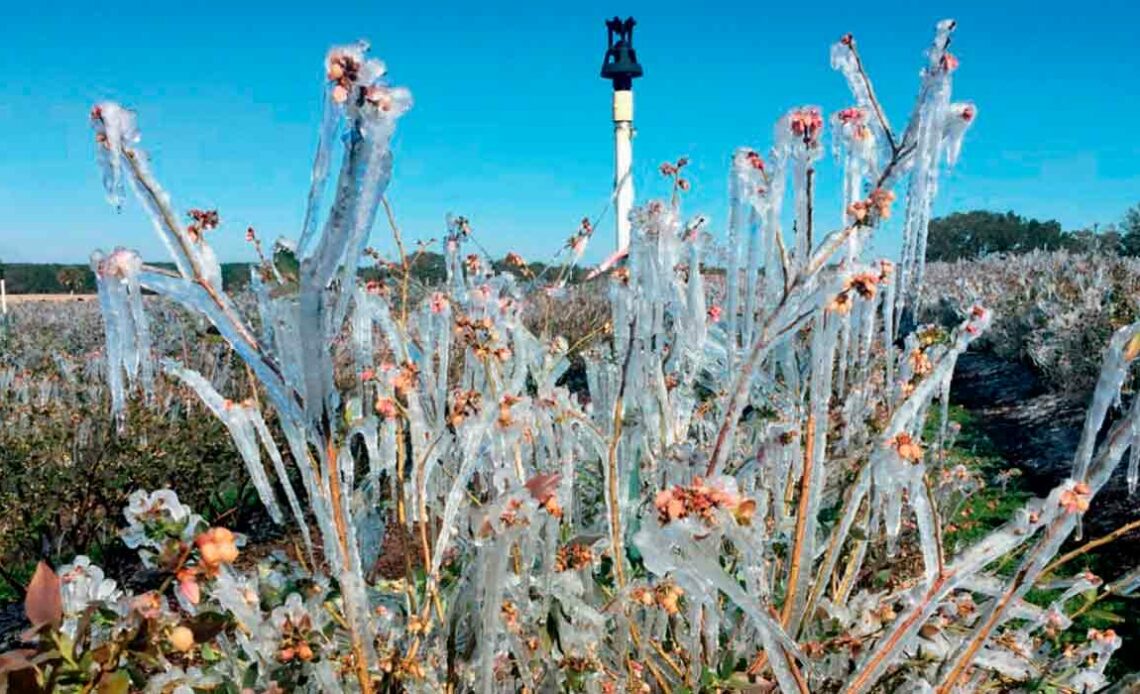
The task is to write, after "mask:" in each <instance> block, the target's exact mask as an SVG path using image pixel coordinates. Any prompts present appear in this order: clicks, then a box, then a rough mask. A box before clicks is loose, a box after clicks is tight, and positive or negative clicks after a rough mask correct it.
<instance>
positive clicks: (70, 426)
mask: <svg viewBox="0 0 1140 694" xmlns="http://www.w3.org/2000/svg"><path fill="white" fill-rule="evenodd" d="M145 303H146V304H147V306H146V310H147V312H148V317H149V318H150V324H151V326H152V328H153V329H152V330H151V335H150V337H151V344H152V349H154V350H155V351H156V352H157V353H159V354H176V355H181V356H182V357H183V358H184V359H186V361H187V364H188V365H190V366H191V367H192V368H194V369H196V370H198V371H200V372H201V373H203V374H205V375H207V376H208V377H209V378H210V380H211V382H212V383H214V384H216V386H217V387H218V388H220V389H222V390H225V391H230V390H232V389H233V388H234V386H235V384H244V383H246V382H247V376H246V372H245V369H244V368H242V366H241V365H240V363H238V362H237V361H236V360H234V359H232V358H231V357H230V354H231V352H232V350H231V349H230V348H229V346H228V345H227V344H226V343H225V342H224V341H222V340H220V339H218V338H217V337H216V336H211V335H209V333H208V329H207V327H206V325H203V324H199V323H197V322H196V321H194V320H192V319H190V317H189V316H187V315H186V314H185V312H183V311H181V310H179V309H178V308H177V307H175V306H173V305H171V304H170V303H169V302H166V301H165V300H162V299H159V298H158V297H147V298H146V300H145ZM7 318H8V320H7V324H6V326H5V327H6V329H0V480H3V483H2V484H0V508H3V509H4V514H3V515H2V516H0V566H2V567H3V569H4V570H5V571H7V572H8V573H9V574H10V575H12V576H15V577H18V578H20V579H22V578H25V577H26V576H24V575H23V574H24V573H25V567H27V568H28V569H30V568H32V567H34V566H35V562H36V560H37V559H40V558H48V559H49V560H52V561H65V560H68V559H70V557H72V556H74V555H75V554H77V553H87V552H90V553H95V554H99V553H100V550H101V549H105V550H107V551H112V552H114V548H116V547H117V546H118V544H119V543H118V541H117V540H116V538H115V530H116V525H117V520H118V518H119V517H120V513H119V510H120V509H121V508H122V506H123V505H124V504H125V503H126V500H127V496H128V495H129V494H130V492H131V491H132V487H133V486H134V485H139V486H149V487H157V486H161V485H167V484H168V485H172V486H174V487H175V488H177V489H178V490H179V492H180V493H181V494H182V497H183V499H185V500H187V501H188V502H190V503H192V504H193V505H195V506H198V507H200V508H201V509H202V510H203V512H205V513H209V514H211V515H212V514H215V513H221V512H223V511H226V510H231V511H232V515H231V516H230V517H229V520H230V521H231V522H235V523H238V524H239V526H240V527H243V528H245V527H246V526H247V524H248V523H249V522H251V521H253V520H254V519H256V518H258V517H261V516H263V515H264V512H263V511H262V510H261V509H260V508H258V506H257V505H256V504H253V503H242V504H238V503H236V502H237V501H240V500H241V499H243V498H246V499H248V498H249V496H250V495H246V494H243V493H241V492H242V490H243V489H244V488H245V487H246V486H247V485H248V483H247V482H246V480H245V479H244V477H245V473H244V471H243V470H242V469H241V468H240V467H237V468H235V467H234V463H235V462H238V461H239V459H238V457H237V455H236V453H235V452H234V451H233V446H232V444H231V443H230V442H229V441H228V440H227V439H226V438H225V431H224V428H223V426H222V425H221V423H220V422H218V421H217V420H215V419H214V418H212V417H210V416H209V414H208V413H207V412H206V410H205V408H204V407H203V406H202V405H201V404H200V402H199V400H198V398H197V396H196V395H195V394H193V393H192V392H190V391H189V390H188V389H186V388H182V387H180V386H179V385H178V383H177V382H176V381H172V380H170V379H162V378H159V379H155V383H154V386H155V387H154V390H153V391H152V397H151V399H150V402H149V403H147V402H138V403H132V405H131V406H130V407H129V408H128V411H127V413H126V414H127V416H126V417H125V421H124V427H125V428H124V430H123V432H122V433H121V434H120V433H118V432H116V425H115V423H114V422H111V421H109V420H108V418H107V416H106V411H107V402H108V400H109V392H110V391H109V388H108V385H107V376H108V374H107V372H108V369H107V360H106V357H105V354H104V352H103V344H104V342H105V337H104V326H103V320H102V318H101V317H100V311H99V306H98V302H97V301H95V300H94V298H93V297H91V298H85V299H84V300H82V301H77V300H70V299H69V300H66V301H32V302H16V303H14V304H12V305H10V306H9V313H8V317H7ZM249 501H255V499H249ZM267 530H272V529H267ZM259 537H260V534H259ZM118 554H119V555H121V556H122V557H123V558H124V559H127V560H129V559H130V553H129V552H118ZM100 557H101V559H102V560H103V561H109V565H108V566H107V567H106V568H108V570H110V571H114V572H117V571H118V570H119V569H120V568H121V566H120V564H121V563H120V562H117V561H113V560H110V558H109V557H107V555H106V554H100ZM28 575H30V574H28ZM2 585H3V586H4V587H3V588H0V590H4V589H5V588H6V587H7V584H2ZM0 631H2V630H0ZM2 639H3V636H2V635H0V640H2Z"/></svg>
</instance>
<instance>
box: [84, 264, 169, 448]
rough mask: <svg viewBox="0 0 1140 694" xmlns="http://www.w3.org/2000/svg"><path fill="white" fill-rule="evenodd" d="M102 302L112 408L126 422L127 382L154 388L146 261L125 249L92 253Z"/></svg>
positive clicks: (120, 421) (147, 391) (150, 390)
mask: <svg viewBox="0 0 1140 694" xmlns="http://www.w3.org/2000/svg"><path fill="white" fill-rule="evenodd" d="M91 267H92V270H93V271H94V272H95V280H96V286H97V288H98V292H99V303H100V307H101V309H102V313H103V323H104V334H105V337H106V340H107V383H108V385H109V388H110V391H111V410H112V412H113V413H114V414H115V417H116V419H117V420H118V421H119V424H120V426H122V425H123V423H124V420H123V417H124V416H125V412H124V408H125V406H126V390H125V385H124V382H123V375H124V374H126V377H127V382H128V383H130V384H132V385H133V384H134V383H135V382H136V379H137V380H138V381H140V382H141V384H142V386H143V389H144V391H145V392H146V393H147V395H148V396H149V394H150V393H151V392H152V390H153V384H154V370H153V366H152V364H151V355H150V332H149V330H148V329H147V319H146V313H145V312H144V311H143V306H142V291H141V288H140V284H139V274H140V272H141V268H142V261H141V260H140V259H139V257H138V255H137V254H135V253H133V252H131V251H128V250H125V249H123V248H118V249H115V251H114V252H112V253H111V255H109V256H104V255H103V253H102V252H100V251H96V252H95V253H94V254H92V256H91Z"/></svg>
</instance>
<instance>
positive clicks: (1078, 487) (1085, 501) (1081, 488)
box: [1058, 482, 1092, 513]
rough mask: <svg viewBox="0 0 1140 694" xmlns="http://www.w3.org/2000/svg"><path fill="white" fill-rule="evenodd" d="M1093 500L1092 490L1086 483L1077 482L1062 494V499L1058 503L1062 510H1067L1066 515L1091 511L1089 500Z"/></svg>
mask: <svg viewBox="0 0 1140 694" xmlns="http://www.w3.org/2000/svg"><path fill="white" fill-rule="evenodd" d="M1091 498H1092V490H1091V489H1089V486H1088V485H1087V484H1085V483H1084V482H1077V483H1076V484H1074V485H1073V486H1072V488H1070V489H1066V490H1065V491H1063V492H1061V497H1060V498H1059V499H1058V503H1059V504H1060V505H1061V508H1063V509H1065V513H1084V512H1085V511H1087V510H1089V499H1091Z"/></svg>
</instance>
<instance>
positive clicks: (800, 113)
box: [788, 106, 823, 147]
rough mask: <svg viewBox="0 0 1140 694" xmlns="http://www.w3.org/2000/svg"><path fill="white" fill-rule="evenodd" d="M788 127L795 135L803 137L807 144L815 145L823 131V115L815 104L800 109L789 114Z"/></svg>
mask: <svg viewBox="0 0 1140 694" xmlns="http://www.w3.org/2000/svg"><path fill="white" fill-rule="evenodd" d="M788 127H790V128H791V130H792V134H793V135H796V136H797V137H800V138H802V139H803V142H804V144H805V145H808V146H809V147H810V146H813V145H815V144H816V143H817V142H818V141H819V134H820V132H822V131H823V115H822V114H821V113H820V111H819V109H818V108H816V107H814V106H810V107H808V108H801V109H798V110H796V111H793V112H792V114H791V116H789V118H788Z"/></svg>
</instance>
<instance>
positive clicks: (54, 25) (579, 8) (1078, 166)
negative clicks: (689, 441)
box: [0, 0, 1140, 261]
mask: <svg viewBox="0 0 1140 694" xmlns="http://www.w3.org/2000/svg"><path fill="white" fill-rule="evenodd" d="M1137 7H1138V3H1135V2H1116V3H1098V2H1095V1H1086V2H1079V3H1072V2H1065V3H1059V2H1050V1H1047V0H1046V1H1038V2H1016V3H1014V2H996V1H993V0H991V1H989V2H976V1H973V0H971V1H960V2H954V3H938V2H921V3H917V2H913V3H912V2H878V3H861V2H851V1H850V0H847V1H845V2H833V1H831V0H819V1H817V2H814V3H811V2H783V3H779V2H735V3H723V4H716V6H714V7H712V8H702V7H701V5H700V4H698V3H695V2H689V3H681V2H664V1H661V0H658V1H656V2H651V3H642V2H633V3H628V2H626V3H623V2H617V3H615V2H612V1H609V2H604V3H599V2H593V1H592V0H590V1H580V2H574V3H560V4H559V7H557V8H555V4H554V3H534V2H530V3H517V4H511V5H507V4H501V3H491V2H479V3H455V2H447V3H439V2H420V3H382V2H352V1H347V2H346V1H340V2H328V1H324V2H320V1H309V2H304V3H289V2H274V3H237V2H225V3H223V2H184V3H171V2H163V3H141V2H112V3H93V2H74V1H72V0H63V1H57V2H52V3H47V2H20V3H18V4H17V3H16V2H12V3H9V4H6V5H5V9H4V15H5V17H4V21H3V22H2V23H0V24H2V26H0V210H2V211H3V213H2V215H0V258H3V259H5V260H9V261H84V260H85V259H86V257H87V256H88V254H89V252H90V250H91V249H93V248H95V247H98V246H103V247H107V246H113V245H116V244H123V245H128V246H132V247H135V248H138V249H139V250H141V251H142V252H143V254H144V255H145V256H147V257H149V258H152V259H159V258H161V257H162V252H161V248H160V246H159V244H158V242H157V240H156V239H155V238H154V237H153V234H152V232H151V230H150V227H149V224H148V223H147V222H146V221H145V219H144V217H143V214H142V211H141V209H140V208H139V207H138V205H137V204H135V203H134V201H133V200H132V201H131V202H130V203H128V205H127V207H126V209H125V211H124V213H123V214H122V215H115V214H114V212H113V211H112V210H111V209H110V208H109V207H108V206H106V205H105V204H104V203H103V201H102V192H101V190H100V187H99V179H98V175H97V172H96V169H95V165H94V154H93V152H94V150H93V145H92V138H91V131H90V129H89V127H88V123H87V113H88V109H89V108H90V106H91V104H92V103H94V102H95V101H98V100H101V99H105V98H112V99H116V100H120V101H122V102H123V103H125V104H126V105H128V106H130V107H132V108H135V109H137V110H138V111H139V114H140V115H139V118H140V124H141V128H142V132H143V138H144V144H145V145H146V146H147V147H148V148H149V149H150V151H151V153H152V155H153V158H154V160H155V165H156V168H157V170H158V172H159V175H160V178H161V180H162V181H163V182H164V184H165V185H166V187H167V188H168V190H169V191H170V192H171V193H172V195H173V196H174V199H175V202H176V203H177V204H178V206H179V208H180V209H182V210H185V209H187V208H189V207H192V206H197V207H217V208H218V209H219V210H220V212H221V217H222V221H223V226H222V228H221V229H220V230H219V231H216V232H214V242H215V246H216V247H217V248H218V250H219V254H220V255H221V257H222V258H223V259H226V260H236V259H243V258H247V257H248V256H249V253H248V251H247V249H246V246H245V244H244V242H243V241H242V236H243V233H242V232H243V231H244V229H245V227H246V226H247V225H250V224H252V225H254V226H255V227H257V228H258V229H259V230H260V231H261V232H262V234H263V235H264V236H267V237H271V238H272V237H275V236H277V235H280V234H285V235H289V236H295V235H296V232H297V229H298V227H299V225H300V218H301V214H302V209H303V197H304V192H305V189H306V185H307V180H308V169H309V164H310V161H311V156H312V151H313V146H314V142H315V124H316V121H317V116H318V113H319V110H320V103H319V92H318V89H319V84H320V80H321V76H322V64H321V61H322V58H323V55H324V51H325V50H326V48H327V47H328V46H329V45H331V44H334V43H345V42H349V41H353V40H355V39H358V38H366V39H369V40H370V41H371V42H372V45H373V53H374V54H375V55H377V56H379V57H381V58H383V59H384V60H385V61H386V62H387V63H388V65H389V68H390V73H391V76H392V79H393V81H394V82H396V83H399V84H403V85H406V86H408V87H409V88H410V89H411V90H412V92H413V94H414V97H415V101H416V105H415V107H414V108H413V110H412V111H411V112H410V113H409V114H408V115H407V116H405V118H404V119H403V121H402V124H401V127H400V129H399V131H398V134H397V137H396V143H395V151H396V176H395V181H394V183H393V185H392V187H391V188H390V190H389V194H390V197H391V198H392V200H393V203H394V205H395V206H396V209H397V212H398V214H399V217H400V219H401V221H402V223H403V226H404V227H405V231H406V233H407V235H409V236H411V237H413V238H427V237H431V236H438V235H439V233H440V231H441V228H442V226H443V218H444V215H445V214H446V213H447V212H449V211H451V212H455V213H458V214H464V215H466V216H468V217H469V218H471V220H472V222H473V224H474V226H475V229H476V231H477V232H478V233H479V234H480V235H481V236H482V238H483V240H484V242H485V243H486V245H488V246H489V247H490V248H491V250H492V251H495V252H498V251H502V250H506V249H509V248H513V249H516V250H518V251H520V252H522V253H523V254H524V255H526V256H527V257H530V258H534V259H540V258H542V257H545V256H546V255H547V254H548V253H549V252H552V251H553V250H555V249H556V248H557V246H558V244H559V243H561V242H562V240H563V239H564V238H565V237H566V236H568V235H569V234H570V233H571V232H572V231H573V230H574V228H575V226H576V223H577V220H578V219H580V218H581V217H582V216H584V215H591V216H592V215H594V214H595V213H597V212H598V211H599V210H600V209H601V207H602V206H603V205H604V203H605V200H606V197H607V194H608V189H609V186H610V183H611V181H610V177H611V167H612V161H611V156H612V155H611V149H610V137H611V130H610V127H611V126H610V123H609V120H608V118H609V116H608V110H609V86H608V84H606V83H605V82H603V81H602V80H601V79H600V78H599V77H598V75H597V71H598V68H599V66H600V61H601V57H602V53H603V49H604V42H605V31H604V28H603V25H602V20H603V18H604V17H606V16H608V15H612V14H614V13H615V12H620V13H622V14H623V15H624V14H627V13H629V14H634V15H635V16H636V17H637V19H638V21H639V26H638V30H637V33H636V45H637V48H638V52H639V58H640V60H641V62H642V63H643V64H644V65H645V68H646V76H645V77H644V78H643V79H641V80H639V81H638V82H637V83H636V84H635V90H636V97H637V123H636V125H637V129H638V137H637V139H636V140H635V162H636V166H635V175H636V181H637V184H638V195H639V197H643V196H645V195H646V194H657V195H662V194H664V193H665V188H664V186H663V184H662V183H661V182H660V179H659V177H658V176H657V175H656V174H655V169H656V166H657V165H658V164H659V163H660V162H661V161H663V160H665V159H671V158H675V157H676V156H678V155H682V154H684V155H688V156H689V157H690V158H691V159H692V160H693V162H694V163H693V165H692V168H691V172H690V177H691V179H692V180H693V183H694V191H693V193H692V194H691V195H690V196H689V201H688V203H687V205H686V209H687V211H689V212H696V211H701V212H705V213H707V214H709V216H710V217H711V219H712V220H713V222H714V229H719V222H721V221H723V219H724V216H725V215H724V209H725V202H724V191H725V187H726V183H725V181H726V167H727V163H728V160H729V156H730V154H731V152H732V149H733V148H734V147H735V146H738V145H742V144H748V145H752V146H756V147H759V148H764V149H766V148H767V146H768V142H769V138H770V133H771V128H772V123H773V121H774V120H775V119H776V118H777V117H778V116H779V115H780V114H782V113H783V112H784V111H785V110H786V109H787V108H788V107H790V106H794V105H799V104H804V103H815V104H819V105H821V106H823V107H824V109H825V110H826V111H828V112H830V111H833V110H834V109H837V108H841V107H843V106H845V105H848V103H849V98H848V96H847V92H846V87H845V86H844V84H843V81H842V79H841V78H840V77H839V76H838V75H837V74H836V73H834V72H833V71H832V70H831V69H830V67H829V65H828V48H829V46H830V44H831V43H832V42H833V41H835V40H836V39H837V38H838V37H839V36H840V35H841V34H843V33H844V32H846V31H851V32H854V34H855V36H856V38H857V39H858V41H859V44H860V47H861V50H862V52H863V54H864V58H865V60H866V61H867V63H868V65H869V69H870V70H871V73H872V76H873V77H874V79H875V80H876V82H877V86H878V88H879V90H880V93H881V96H882V98H883V101H884V102H885V104H886V106H887V108H888V110H889V112H890V114H891V116H892V119H893V121H895V122H896V123H897V124H898V123H902V122H903V121H904V119H905V117H906V114H907V112H908V110H909V105H910V99H911V96H912V95H913V93H914V89H915V86H916V84H917V70H918V68H919V66H920V63H921V58H922V55H921V54H922V50H923V48H924V47H925V45H926V43H927V41H928V40H929V38H930V35H931V30H932V27H933V25H934V22H935V21H936V20H937V19H939V18H941V17H943V16H952V17H955V18H956V19H958V20H959V23H960V28H959V31H958V33H957V36H956V39H955V47H954V52H955V53H956V54H957V55H958V56H959V57H960V59H961V61H962V64H961V68H960V69H959V71H958V73H957V75H956V80H955V97H956V98H958V99H972V100H974V101H976V102H977V104H978V106H979V119H978V121H977V123H976V125H975V127H974V128H973V130H972V131H971V132H970V134H969V135H968V136H967V142H966V146H965V149H964V153H963V159H962V161H961V163H960V164H959V166H958V167H957V169H956V170H955V171H954V172H953V173H952V174H951V175H950V177H949V178H948V179H945V180H944V183H943V187H942V190H943V194H942V195H941V197H940V200H939V203H938V208H937V210H936V211H937V212H946V211H950V210H955V209H971V208H978V207H981V208H991V209H999V210H1005V209H1014V210H1016V211H1018V212H1020V213H1022V214H1025V215H1030V216H1036V217H1041V218H1057V219H1059V220H1060V221H1061V222H1062V223H1063V225H1064V226H1065V227H1066V228H1073V227H1078V226H1082V225H1087V224H1091V223H1093V222H1100V223H1102V224H1103V223H1107V222H1112V221H1116V220H1118V219H1119V218H1120V217H1121V216H1122V214H1123V212H1124V211H1125V209H1126V208H1127V207H1129V206H1131V205H1133V204H1136V203H1137V202H1140V140H1138V139H1137V137H1136V136H1135V134H1134V133H1135V132H1136V131H1135V130H1134V128H1133V126H1132V125H1130V123H1131V122H1132V120H1134V119H1135V118H1136V114H1137V113H1140V88H1138V87H1137V85H1138V84H1140V58H1138V55H1140V53H1138V51H1137V47H1136V44H1137V33H1136V32H1137V26H1138V25H1140V9H1137ZM825 168H828V169H830V170H832V171H833V172H834V171H835V170H836V169H837V167H836V166H834V165H833V164H830V163H829V164H828V166H826V167H825ZM828 180H832V181H833V180H834V178H832V179H824V182H823V183H822V184H821V195H822V196H823V197H822V200H821V202H820V209H821V210H822V214H824V215H825V218H824V219H823V220H822V223H823V224H825V225H829V223H830V222H832V221H835V220H837V219H838V214H839V209H838V207H839V203H838V201H837V200H836V197H835V194H834V191H835V188H834V185H833V184H829V183H828V182H827V181H828ZM900 193H901V191H900ZM829 203H830V206H829ZM603 231H604V232H605V233H606V234H607V237H605V238H606V240H608V233H609V232H610V226H609V224H606V225H605V226H604V228H603ZM385 232H386V227H385V226H384V225H383V224H382V223H378V225H377V228H376V230H375V233H374V241H375V242H376V244H377V245H379V246H381V247H384V246H385V244H386V238H387V236H386V233H385ZM885 232H886V233H885V234H884V235H883V237H882V238H880V239H879V241H878V244H877V245H878V248H879V249H880V250H882V251H884V252H890V251H892V250H894V248H896V247H897V243H898V242H897V240H895V239H894V238H893V237H892V236H893V235H895V234H897V233H898V230H897V228H889V229H887V230H885ZM605 245H606V244H605V241H603V242H602V243H596V244H595V248H594V253H593V254H591V256H590V257H593V258H597V257H598V254H599V253H601V252H602V251H603V250H604V248H599V246H605Z"/></svg>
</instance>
